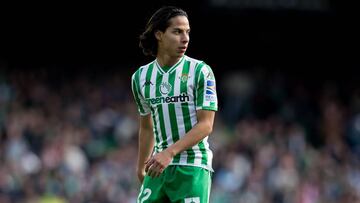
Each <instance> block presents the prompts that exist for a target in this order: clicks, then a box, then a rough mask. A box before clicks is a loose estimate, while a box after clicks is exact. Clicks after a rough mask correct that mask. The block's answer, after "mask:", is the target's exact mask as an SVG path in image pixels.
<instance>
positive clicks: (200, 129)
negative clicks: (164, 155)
mask: <svg viewBox="0 0 360 203" xmlns="http://www.w3.org/2000/svg"><path fill="white" fill-rule="evenodd" d="M211 131H212V123H207V122H200V123H197V124H196V125H195V126H194V127H193V128H192V129H191V130H190V131H189V132H188V133H186V134H185V136H184V137H182V138H181V139H179V140H178V141H177V142H175V143H174V144H172V145H171V146H169V147H168V148H167V149H166V151H168V152H169V153H170V154H171V156H172V157H174V156H175V155H177V154H179V153H181V152H182V151H185V150H187V149H188V148H190V147H192V146H194V145H196V144H197V143H199V142H200V141H201V140H203V139H204V138H205V137H206V136H208V135H209V134H210V133H211Z"/></svg>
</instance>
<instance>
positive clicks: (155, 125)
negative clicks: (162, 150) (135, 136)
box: [150, 107, 160, 152]
mask: <svg viewBox="0 0 360 203" xmlns="http://www.w3.org/2000/svg"><path fill="white" fill-rule="evenodd" d="M150 109H151V115H152V120H153V125H154V126H153V129H154V131H155V139H156V145H155V151H156V152H158V151H159V147H158V145H157V143H159V142H160V138H159V133H158V131H157V122H156V116H155V115H156V114H155V110H154V108H152V107H151V108H150Z"/></svg>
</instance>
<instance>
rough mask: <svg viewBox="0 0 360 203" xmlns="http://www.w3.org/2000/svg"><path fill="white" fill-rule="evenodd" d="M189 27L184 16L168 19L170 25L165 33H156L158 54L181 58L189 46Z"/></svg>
mask: <svg viewBox="0 0 360 203" xmlns="http://www.w3.org/2000/svg"><path fill="white" fill-rule="evenodd" d="M189 33H190V25H189V21H188V19H187V17H186V16H176V17H173V18H171V19H170V25H169V27H168V28H167V29H166V30H165V32H161V31H158V32H156V34H155V35H156V38H157V39H158V45H159V46H158V54H167V55H169V56H170V57H182V56H183V55H184V54H185V51H186V49H187V47H188V44H189Z"/></svg>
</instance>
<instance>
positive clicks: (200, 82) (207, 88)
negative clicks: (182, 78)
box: [195, 63, 218, 111]
mask: <svg viewBox="0 0 360 203" xmlns="http://www.w3.org/2000/svg"><path fill="white" fill-rule="evenodd" d="M195 84H196V86H195V98H196V99H195V104H196V110H198V109H203V110H211V111H217V109H218V99H217V94H216V80H215V76H214V73H213V71H212V69H211V68H210V66H208V65H207V64H205V63H201V64H199V65H198V66H197V67H196V73H195Z"/></svg>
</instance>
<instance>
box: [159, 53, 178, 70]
mask: <svg viewBox="0 0 360 203" xmlns="http://www.w3.org/2000/svg"><path fill="white" fill-rule="evenodd" d="M181 57H182V56H179V57H171V56H169V55H160V54H158V55H157V56H156V60H157V61H158V63H159V65H160V66H161V67H164V66H173V65H175V64H176V63H177V62H178V61H179V60H180V59H181Z"/></svg>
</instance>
